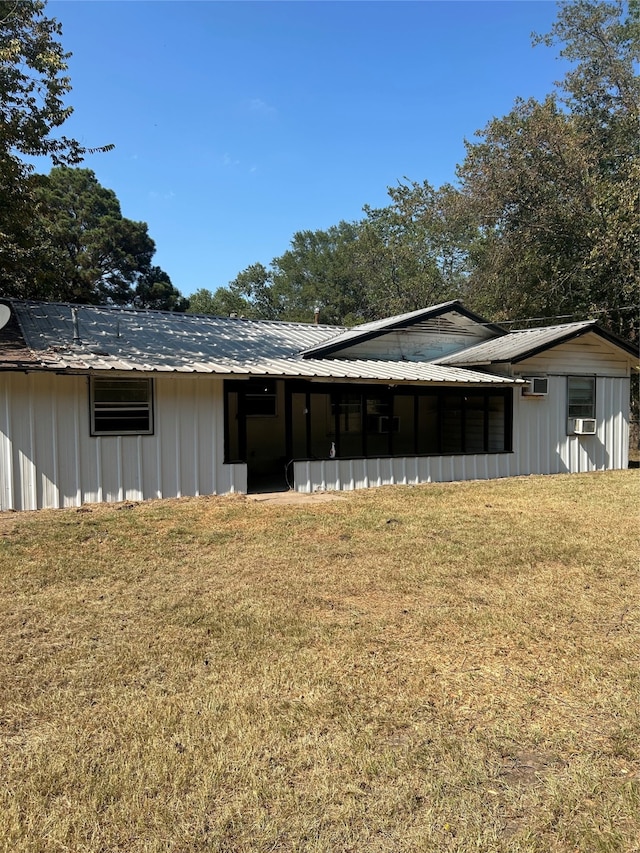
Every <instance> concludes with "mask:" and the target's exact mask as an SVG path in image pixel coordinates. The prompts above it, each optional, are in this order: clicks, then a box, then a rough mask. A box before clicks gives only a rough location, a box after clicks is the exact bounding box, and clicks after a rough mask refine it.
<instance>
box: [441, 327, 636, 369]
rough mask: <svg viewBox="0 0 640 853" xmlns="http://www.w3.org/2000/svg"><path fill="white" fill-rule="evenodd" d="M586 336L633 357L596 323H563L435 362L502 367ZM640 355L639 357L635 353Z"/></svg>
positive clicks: (525, 331) (496, 340)
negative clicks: (592, 334) (590, 333)
mask: <svg viewBox="0 0 640 853" xmlns="http://www.w3.org/2000/svg"><path fill="white" fill-rule="evenodd" d="M587 332H594V333H595V334H597V335H599V336H600V337H602V338H604V339H605V340H607V341H609V342H610V343H612V344H614V345H615V346H618V347H620V348H621V349H623V350H625V351H626V352H629V353H630V354H632V355H633V354H634V349H633V346H632V345H631V344H629V343H628V342H627V341H623V340H622V339H621V338H618V337H617V336H616V335H613V334H611V332H608V331H607V330H606V329H602V328H601V327H600V326H598V325H597V323H596V321H595V320H583V321H581V322H579V323H562V324H560V325H558V326H544V327H542V328H536V329H521V330H516V331H513V332H509V334H508V335H505V336H504V337H500V338H494V339H492V340H490V341H485V342H484V343H481V344H476V345H475V346H472V347H469V348H468V349H465V350H462V351H461V352H455V353H452V354H451V355H447V356H443V357H442V358H438V359H436V360H435V363H436V364H442V365H457V366H465V365H469V366H474V365H475V366H480V365H483V364H500V363H505V362H518V361H522V360H523V359H525V358H530V357H531V356H533V355H536V354H537V353H539V352H542V351H544V350H546V349H548V348H549V347H552V346H557V345H558V344H561V343H564V342H566V341H569V340H571V339H572V338H576V337H579V336H581V335H584V334H586V333H587ZM636 354H637V353H636Z"/></svg>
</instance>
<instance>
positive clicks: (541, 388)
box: [522, 376, 549, 397]
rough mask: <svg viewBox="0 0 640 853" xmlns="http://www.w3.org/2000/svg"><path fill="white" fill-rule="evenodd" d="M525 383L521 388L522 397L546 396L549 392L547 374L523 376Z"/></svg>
mask: <svg viewBox="0 0 640 853" xmlns="http://www.w3.org/2000/svg"><path fill="white" fill-rule="evenodd" d="M522 378H523V379H524V380H525V382H528V383H529V384H528V385H525V386H524V387H523V389H522V394H523V396H524V397H546V396H547V394H548V393H549V378H548V377H547V376H523V377H522Z"/></svg>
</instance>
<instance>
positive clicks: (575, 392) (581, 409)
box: [567, 376, 596, 418]
mask: <svg viewBox="0 0 640 853" xmlns="http://www.w3.org/2000/svg"><path fill="white" fill-rule="evenodd" d="M567 401H568V411H567V414H568V417H570V418H595V416H596V378H595V376H568V377H567Z"/></svg>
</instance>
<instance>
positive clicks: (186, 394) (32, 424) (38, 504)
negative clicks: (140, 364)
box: [0, 372, 247, 510]
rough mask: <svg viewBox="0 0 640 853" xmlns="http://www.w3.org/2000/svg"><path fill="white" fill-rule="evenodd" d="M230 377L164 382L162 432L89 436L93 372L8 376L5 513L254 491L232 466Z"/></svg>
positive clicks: (0, 450) (2, 442) (159, 385)
mask: <svg viewBox="0 0 640 853" xmlns="http://www.w3.org/2000/svg"><path fill="white" fill-rule="evenodd" d="M223 435H224V427H223V397H222V379H220V378H218V377H212V376H184V375H182V376H180V375H179V376H155V377H154V435H140V436H136V435H133V436H132V435H126V436H99V437H92V436H91V435H90V434H89V392H88V378H87V377H86V376H67V375H54V374H47V373H30V374H24V373H13V372H6V373H0V509H1V510H8V509H15V510H22V509H40V508H56V507H66V506H80V505H81V504H83V503H100V502H103V501H106V502H109V501H123V500H136V501H137V500H145V499H148V498H169V497H180V496H183V495H206V494H216V493H217V494H222V493H226V492H234V491H239V492H246V489H247V477H246V466H245V465H223Z"/></svg>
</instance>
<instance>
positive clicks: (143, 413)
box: [91, 378, 153, 435]
mask: <svg viewBox="0 0 640 853" xmlns="http://www.w3.org/2000/svg"><path fill="white" fill-rule="evenodd" d="M152 409H153V406H152V384H151V379H96V378H93V379H92V380H91V434H92V435H126V434H134V435H136V434H137V435H140V434H142V435H148V434H149V433H151V432H153V416H152Z"/></svg>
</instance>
